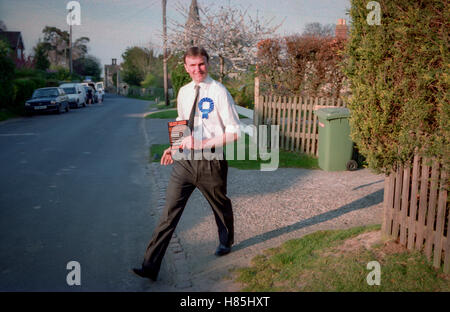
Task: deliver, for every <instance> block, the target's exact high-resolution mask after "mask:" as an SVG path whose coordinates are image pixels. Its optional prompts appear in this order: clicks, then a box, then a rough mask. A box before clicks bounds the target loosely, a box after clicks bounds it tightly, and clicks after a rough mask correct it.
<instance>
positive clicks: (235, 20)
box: [170, 5, 282, 81]
mask: <svg viewBox="0 0 450 312" xmlns="http://www.w3.org/2000/svg"><path fill="white" fill-rule="evenodd" d="M200 11H201V12H202V13H203V15H204V16H205V18H204V19H203V23H202V24H200V23H199V24H198V25H197V27H191V28H190V29H189V34H190V36H192V37H194V38H196V40H197V39H198V44H199V45H201V46H203V47H205V48H206V49H207V50H208V53H209V54H210V55H211V56H212V57H217V58H218V59H219V64H220V69H219V77H220V80H221V81H222V80H223V78H224V77H225V76H226V75H227V74H228V73H230V72H242V71H245V70H247V68H248V66H249V65H252V64H255V63H256V52H257V47H256V45H257V43H258V42H259V41H260V40H262V39H264V38H266V37H269V36H272V35H273V34H274V33H275V31H276V30H277V29H278V28H279V27H280V26H281V24H282V23H281V24H279V25H276V26H272V25H271V23H272V20H260V19H259V18H258V17H257V18H253V17H252V16H251V15H250V14H248V12H247V11H246V10H242V9H240V8H236V7H232V6H230V5H228V6H222V7H220V9H219V10H218V11H216V12H212V11H209V10H208V9H200ZM185 27H186V25H183V24H181V23H175V24H174V27H173V29H172V35H171V40H170V43H171V48H172V51H180V50H185V49H186V48H187V46H186V43H185V40H184V38H185V33H186V32H185V31H186V29H185Z"/></svg>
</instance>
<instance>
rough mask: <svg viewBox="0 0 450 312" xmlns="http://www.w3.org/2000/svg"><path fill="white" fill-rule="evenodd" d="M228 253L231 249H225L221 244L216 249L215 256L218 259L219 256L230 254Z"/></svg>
mask: <svg viewBox="0 0 450 312" xmlns="http://www.w3.org/2000/svg"><path fill="white" fill-rule="evenodd" d="M230 251H231V247H227V246H225V245H223V244H220V245H219V247H217V249H216V253H215V255H216V256H219V257H220V256H223V255H226V254H228V253H230Z"/></svg>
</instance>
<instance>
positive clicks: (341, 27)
mask: <svg viewBox="0 0 450 312" xmlns="http://www.w3.org/2000/svg"><path fill="white" fill-rule="evenodd" d="M335 36H336V38H338V39H347V25H346V23H345V19H343V18H340V19H338V23H337V25H336V30H335Z"/></svg>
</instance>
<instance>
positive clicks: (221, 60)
mask: <svg viewBox="0 0 450 312" xmlns="http://www.w3.org/2000/svg"><path fill="white" fill-rule="evenodd" d="M219 60H220V77H219V81H220V83H222V82H223V77H224V73H223V72H224V67H225V66H224V65H225V64H224V63H225V62H224V59H223V56H222V55H219Z"/></svg>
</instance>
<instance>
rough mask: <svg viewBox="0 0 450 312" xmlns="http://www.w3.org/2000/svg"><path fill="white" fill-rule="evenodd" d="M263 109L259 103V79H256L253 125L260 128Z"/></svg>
mask: <svg viewBox="0 0 450 312" xmlns="http://www.w3.org/2000/svg"><path fill="white" fill-rule="evenodd" d="M261 118H262V116H261V107H260V103H259V77H258V76H256V77H255V105H254V107H253V124H254V125H255V126H256V127H258V126H259V125H260V124H261Z"/></svg>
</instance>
